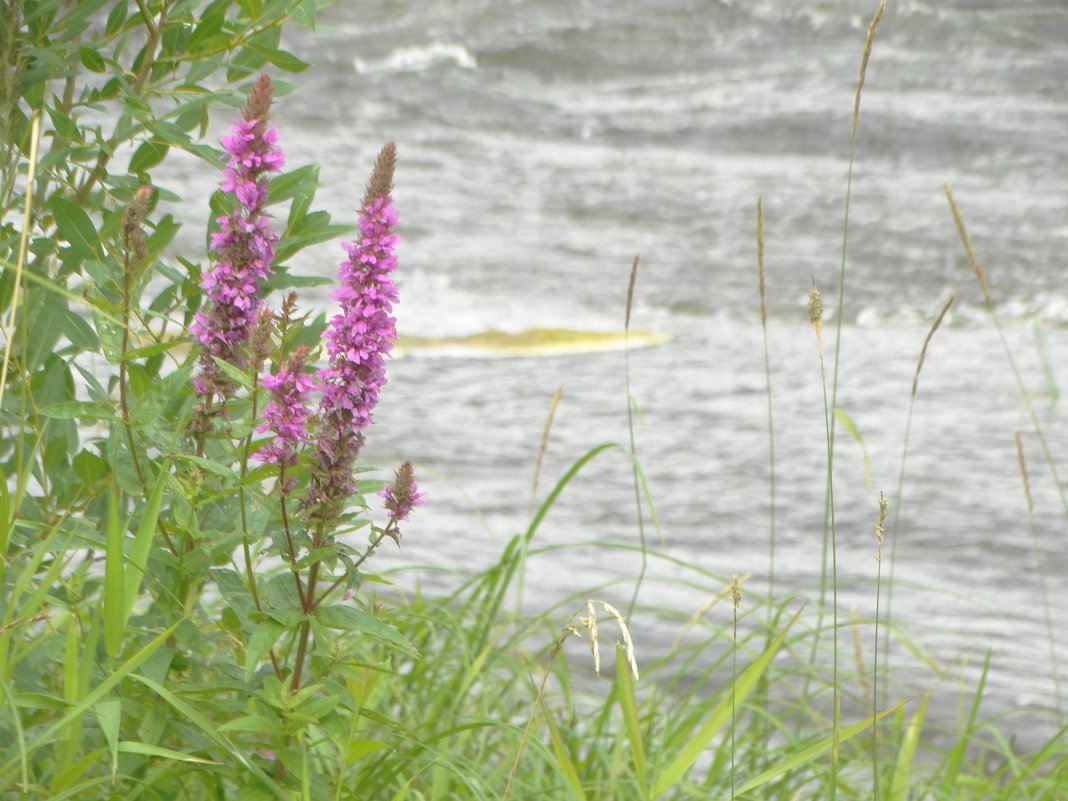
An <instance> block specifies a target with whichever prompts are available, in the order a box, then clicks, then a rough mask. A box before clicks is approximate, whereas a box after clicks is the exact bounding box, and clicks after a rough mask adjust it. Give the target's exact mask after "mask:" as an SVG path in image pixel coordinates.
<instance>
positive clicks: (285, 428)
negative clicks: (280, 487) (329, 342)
mask: <svg viewBox="0 0 1068 801" xmlns="http://www.w3.org/2000/svg"><path fill="white" fill-rule="evenodd" d="M309 350H310V349H309V348H308V347H307V346H304V345H302V346H301V347H299V348H297V350H296V352H295V353H294V354H293V355H292V356H290V357H289V359H288V360H287V361H286V363H285V365H284V366H283V367H281V368H280V369H279V370H278V372H277V373H275V374H274V375H265V376H264V377H263V378H262V379H260V386H262V387H263V388H264V389H268V390H270V392H271V400H270V402H269V403H268V404H267V408H266V409H265V410H264V412H263V420H264V422H263V423H262V424H261V425H260V426H259V427H258V428H257V429H256V430H257V431H258V432H260V433H261V434H262V433H263V432H265V431H270V432H272V433H273V434H274V435H275V438H274V439H273V440H271V441H270V442H268V443H266V444H265V445H264V446H263V447H261V448H260V449H259V450H258V451H257V452H256V453H255V454H254V456H255V458H256V459H259V460H260V461H261V462H269V463H272V464H277V465H279V466H280V467H292V466H293V465H295V464H296V463H297V449H298V448H299V447H300V445H301V444H302V443H304V442H307V441H308V423H307V418H308V408H307V398H308V393H309V392H310V391H311V389H312V385H313V381H312V377H311V376H310V375H308V374H307V373H305V372H304V361H305V359H306V358H307V355H308V352H309Z"/></svg>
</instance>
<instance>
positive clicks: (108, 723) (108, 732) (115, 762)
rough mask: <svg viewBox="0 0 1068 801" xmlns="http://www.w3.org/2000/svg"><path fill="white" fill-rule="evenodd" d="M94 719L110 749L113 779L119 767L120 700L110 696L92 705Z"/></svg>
mask: <svg viewBox="0 0 1068 801" xmlns="http://www.w3.org/2000/svg"><path fill="white" fill-rule="evenodd" d="M93 711H94V712H95V713H96V719H97V721H99V723H100V730H101V731H102V732H104V739H105V740H107V743H108V747H109V748H110V749H111V779H112V781H114V779H115V773H116V771H117V770H118V767H119V751H118V748H119V724H120V723H122V701H120V700H119V699H117V698H111V699H109V700H107V701H101V702H100V703H98V704H96V706H94V707H93Z"/></svg>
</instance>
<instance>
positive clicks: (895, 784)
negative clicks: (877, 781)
mask: <svg viewBox="0 0 1068 801" xmlns="http://www.w3.org/2000/svg"><path fill="white" fill-rule="evenodd" d="M930 700H931V693H930V692H927V693H925V694H924V696H923V701H921V702H920V708H919V709H917V710H916V712H915V713H914V714H913V716H912V719H911V720H909V724H908V726H906V727H905V734H904V736H903V737H902V738H901V746H900V747H899V748H898V752H897V762H896V763H894V773H893V777H892V778H891V780H890V791H889V792H888V793H887V795H886V797H887V798H888V799H889V800H890V801H904V799H905V794H906V793H907V792H908V787H909V773H910V771H911V769H912V763H913V761H914V760H915V758H916V746H918V745H919V743H920V732H921V731H922V729H923V717H924V714H925V713H926V712H927V702H928V701H930Z"/></svg>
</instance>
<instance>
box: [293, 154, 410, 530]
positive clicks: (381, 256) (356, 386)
mask: <svg viewBox="0 0 1068 801" xmlns="http://www.w3.org/2000/svg"><path fill="white" fill-rule="evenodd" d="M396 160H397V151H396V147H395V146H394V145H393V143H392V142H391V143H390V144H388V145H386V146H385V147H384V148H383V149H382V152H381V153H380V154H379V156H378V160H377V161H376V162H375V168H374V172H373V173H372V175H371V181H370V183H369V184H368V186H367V192H366V193H365V195H364V199H363V204H362V209H361V211H360V214H359V229H360V233H359V237H358V238H357V239H356V241H354V242H352V243H346V244H345V246H344V247H345V251H346V252H347V253H348V255H349V258H348V259H347V260H346V261H344V262H342V264H341V266H340V269H339V270H338V283H339V286H338V287H337V289H335V290H334V292H333V293H332V295H331V297H332V298H333V299H334V300H336V301H337V302H338V303H339V304H340V305H341V312H340V314H337V315H336V316H335V317H334V318H333V319H332V320H331V321H330V326H329V328H328V330H327V331H326V333H325V334H324V335H323V337H324V339H325V340H326V350H327V353H328V355H329V357H330V361H329V364H328V365H327V366H326V367H324V368H323V369H321V370H320V371H319V372H318V373H317V378H318V385H319V388H320V390H321V391H322V398H321V400H320V402H319V415H320V417H321V419H322V424H321V427H320V430H319V442H318V450H319V460H318V465H317V468H316V469H315V470H314V472H313V476H312V485H311V487H310V489H309V493H308V498H307V499H306V501H305V503H304V506H305V507H306V508H309V509H310V510H311V512H310V514H311V516H313V517H315V518H317V519H320V520H323V521H327V520H332V519H334V518H336V517H337V515H338V514H340V512H341V508H342V506H343V505H344V501H345V499H346V498H348V497H349V496H350V495H351V494H352V493H353V492H354V491H355V484H354V482H353V478H352V465H353V463H354V462H355V460H356V457H357V455H358V454H359V452H360V448H361V447H362V445H363V429H364V428H366V427H367V426H368V425H370V423H371V420H372V411H373V410H374V407H375V404H376V403H377V402H378V393H379V390H380V389H381V388H382V386H383V385H384V384H385V383H386V371H385V356H386V355H387V354H388V353H389V351H390V350H391V349H392V347H393V340H394V339H396V338H397V328H396V323H397V321H396V320H395V319H394V318H393V317H392V316H391V312H392V311H393V303H394V302H396V300H397V289H396V287H395V286H394V285H393V279H392V277H391V275H392V273H393V271H394V269H395V268H396V266H397V257H396V255H395V253H394V249H395V248H396V246H397V243H398V242H399V241H400V237H398V236H397V235H396V234H395V233H393V229H394V227H395V226H396V224H397V213H396V211H394V209H393V198H392V197H390V192H391V191H392V184H393V169H394V166H395V164H396Z"/></svg>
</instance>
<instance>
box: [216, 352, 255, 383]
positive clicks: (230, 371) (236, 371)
mask: <svg viewBox="0 0 1068 801" xmlns="http://www.w3.org/2000/svg"><path fill="white" fill-rule="evenodd" d="M211 358H212V359H214V361H215V364H216V366H217V367H218V368H219V369H220V370H222V371H223V372H224V373H226V375H227V376H229V377H230V379H231V380H232V381H233V382H234V383H235V384H237V385H238V386H239V387H241V388H242V389H248V390H251V389H252V381H253V377H252V376H251V375H249V373H248V371H247V370H242V369H241V368H239V367H235V366H234V365H232V364H230V362H228V361H226V360H225V359H220V358H219V357H218V356H212V357H211Z"/></svg>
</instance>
